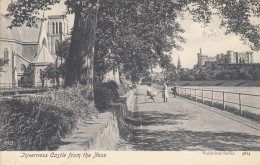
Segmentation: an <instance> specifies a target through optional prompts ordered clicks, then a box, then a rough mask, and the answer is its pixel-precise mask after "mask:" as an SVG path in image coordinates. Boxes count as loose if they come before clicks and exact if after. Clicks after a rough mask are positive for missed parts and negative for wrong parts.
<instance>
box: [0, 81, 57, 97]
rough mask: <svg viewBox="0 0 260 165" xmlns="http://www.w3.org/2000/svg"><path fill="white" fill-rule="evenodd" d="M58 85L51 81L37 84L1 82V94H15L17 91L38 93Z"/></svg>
mask: <svg viewBox="0 0 260 165" xmlns="http://www.w3.org/2000/svg"><path fill="white" fill-rule="evenodd" d="M54 87H56V85H55V84H50V83H45V84H42V83H36V84H34V85H33V84H18V86H17V85H14V84H11V83H0V94H1V95H13V94H17V93H31V92H33V93H37V92H43V91H46V90H47V89H49V88H54Z"/></svg>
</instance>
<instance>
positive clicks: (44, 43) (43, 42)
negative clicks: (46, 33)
mask: <svg viewBox="0 0 260 165" xmlns="http://www.w3.org/2000/svg"><path fill="white" fill-rule="evenodd" d="M43 45H44V46H46V47H47V43H46V39H45V38H43V40H42V46H43Z"/></svg>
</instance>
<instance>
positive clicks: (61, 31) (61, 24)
mask: <svg viewBox="0 0 260 165" xmlns="http://www.w3.org/2000/svg"><path fill="white" fill-rule="evenodd" d="M60 34H62V23H61V22H60Z"/></svg>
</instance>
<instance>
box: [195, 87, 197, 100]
mask: <svg viewBox="0 0 260 165" xmlns="http://www.w3.org/2000/svg"><path fill="white" fill-rule="evenodd" d="M195 100H196V101H197V89H195Z"/></svg>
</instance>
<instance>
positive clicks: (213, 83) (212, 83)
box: [169, 80, 260, 87]
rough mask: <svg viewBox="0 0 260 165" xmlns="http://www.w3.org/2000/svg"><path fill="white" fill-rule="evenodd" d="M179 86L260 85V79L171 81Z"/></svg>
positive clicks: (170, 83) (171, 83)
mask: <svg viewBox="0 0 260 165" xmlns="http://www.w3.org/2000/svg"><path fill="white" fill-rule="evenodd" d="M174 83H175V84H176V85H177V86H226V87H232V86H233V87H234V86H241V87H250V86H252V87H259V86H260V80H210V81H209V80H208V81H174V82H169V85H170V86H172V85H173V84H174Z"/></svg>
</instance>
